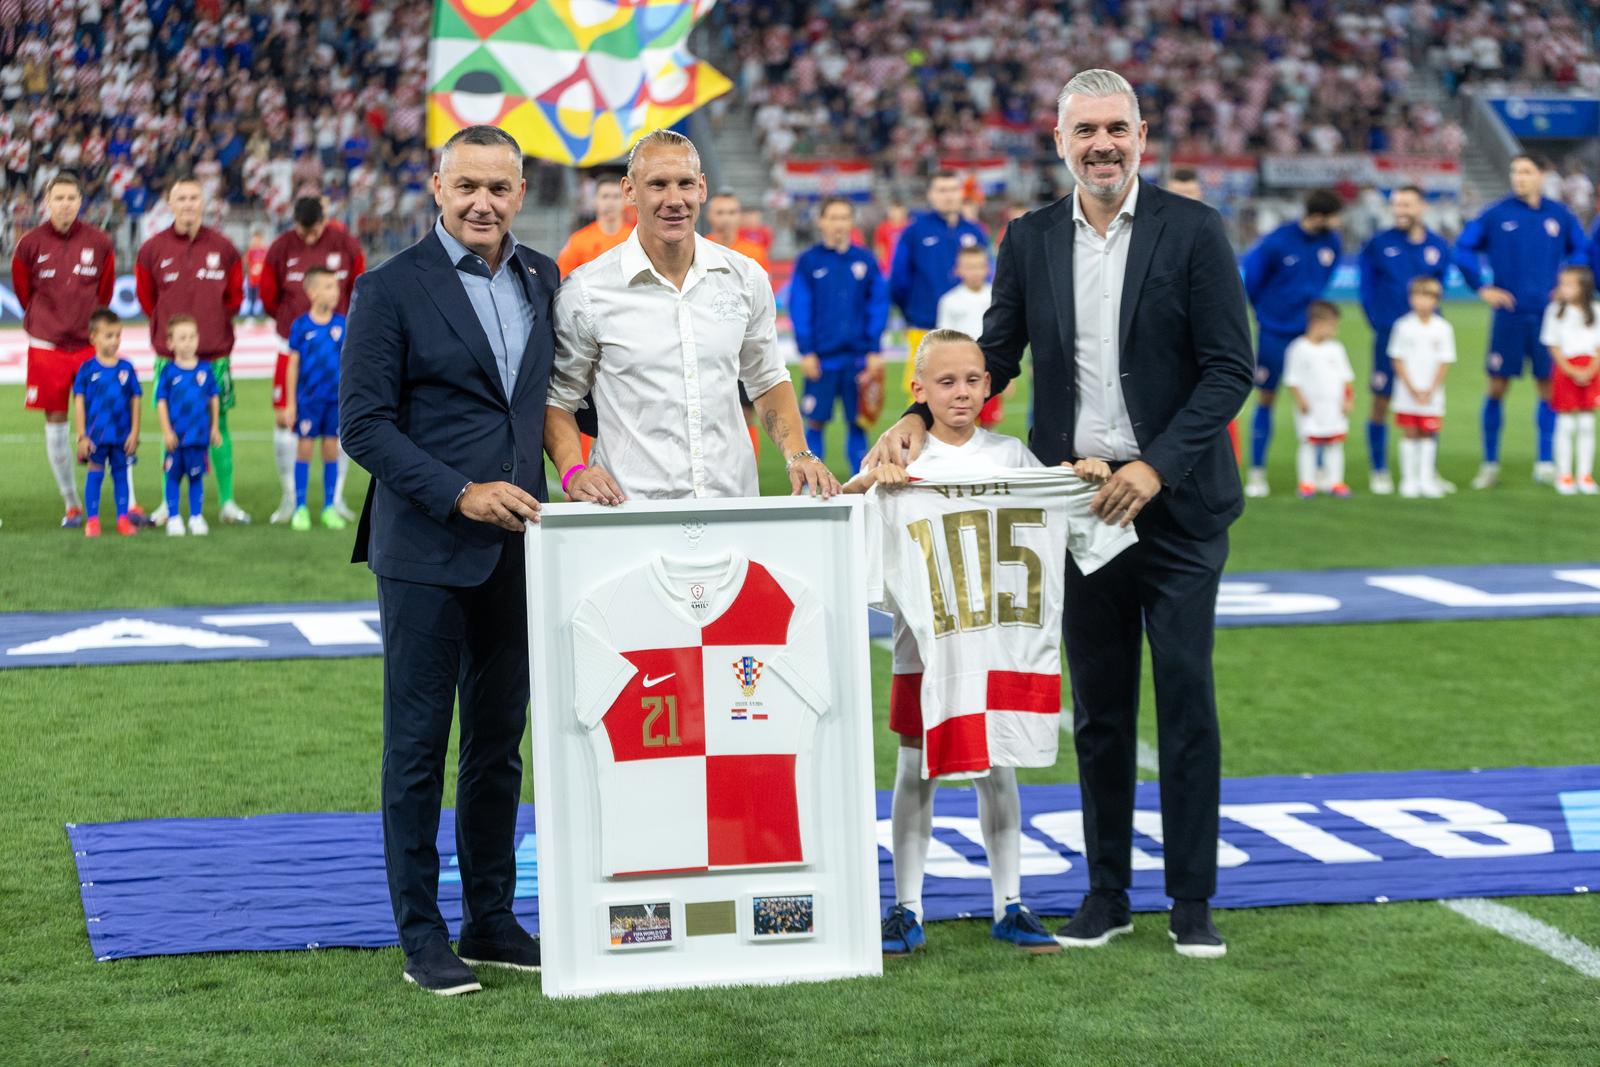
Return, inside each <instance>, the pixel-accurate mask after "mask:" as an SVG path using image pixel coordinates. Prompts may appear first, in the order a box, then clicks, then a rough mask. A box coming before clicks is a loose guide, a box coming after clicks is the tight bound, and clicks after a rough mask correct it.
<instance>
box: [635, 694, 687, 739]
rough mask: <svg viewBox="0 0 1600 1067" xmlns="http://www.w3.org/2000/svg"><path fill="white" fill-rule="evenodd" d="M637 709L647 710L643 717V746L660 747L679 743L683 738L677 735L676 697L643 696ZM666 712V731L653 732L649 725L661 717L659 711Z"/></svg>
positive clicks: (652, 724)
mask: <svg viewBox="0 0 1600 1067" xmlns="http://www.w3.org/2000/svg"><path fill="white" fill-rule="evenodd" d="M639 710H641V711H645V712H648V713H649V714H647V715H646V716H645V717H644V747H645V748H661V747H662V746H663V745H681V744H683V738H681V737H679V736H678V698H677V697H673V696H669V697H645V698H643V699H642V700H640V701H639ZM662 711H666V713H667V732H666V734H665V735H662V734H653V733H651V732H650V727H652V726H654V725H655V724H656V720H657V719H659V718H661V712H662Z"/></svg>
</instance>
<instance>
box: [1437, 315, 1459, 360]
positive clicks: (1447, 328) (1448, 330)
mask: <svg viewBox="0 0 1600 1067" xmlns="http://www.w3.org/2000/svg"><path fill="white" fill-rule="evenodd" d="M1439 333H1440V334H1441V335H1442V336H1443V337H1444V345H1443V347H1442V348H1441V349H1440V351H1439V362H1440V363H1454V362H1455V361H1456V328H1455V327H1454V326H1452V325H1450V324H1449V323H1448V322H1446V321H1445V320H1444V318H1443V317H1442V316H1441V317H1440V319H1439Z"/></svg>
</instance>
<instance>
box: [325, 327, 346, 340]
mask: <svg viewBox="0 0 1600 1067" xmlns="http://www.w3.org/2000/svg"><path fill="white" fill-rule="evenodd" d="M328 336H329V337H332V338H333V339H334V340H335V341H337V340H338V339H339V338H341V337H343V336H344V331H343V330H342V329H340V328H339V327H337V326H335V327H334V328H333V329H331V330H329V331H328Z"/></svg>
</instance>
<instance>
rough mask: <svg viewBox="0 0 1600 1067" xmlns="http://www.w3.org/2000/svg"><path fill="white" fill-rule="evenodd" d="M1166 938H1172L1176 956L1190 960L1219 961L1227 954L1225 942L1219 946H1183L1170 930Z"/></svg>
mask: <svg viewBox="0 0 1600 1067" xmlns="http://www.w3.org/2000/svg"><path fill="white" fill-rule="evenodd" d="M1167 936H1168V937H1170V938H1172V948H1173V950H1174V951H1176V952H1177V953H1178V955H1180V956H1187V957H1189V958H1190V959H1192V960H1220V959H1221V958H1222V957H1224V956H1226V955H1227V954H1228V946H1227V943H1226V942H1224V943H1223V944H1220V945H1185V944H1184V943H1183V942H1182V941H1179V940H1178V935H1177V934H1175V933H1173V932H1172V931H1171V930H1168V931H1167Z"/></svg>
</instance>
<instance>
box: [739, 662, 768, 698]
mask: <svg viewBox="0 0 1600 1067" xmlns="http://www.w3.org/2000/svg"><path fill="white" fill-rule="evenodd" d="M765 666H766V664H765V663H762V662H761V661H760V660H758V659H756V658H755V657H754V656H740V657H739V658H738V659H736V660H734V661H733V676H734V677H735V678H737V679H738V681H739V689H740V691H742V692H743V693H744V695H745V696H747V697H753V696H755V695H756V683H757V682H759V681H760V680H761V668H763V667H765Z"/></svg>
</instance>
